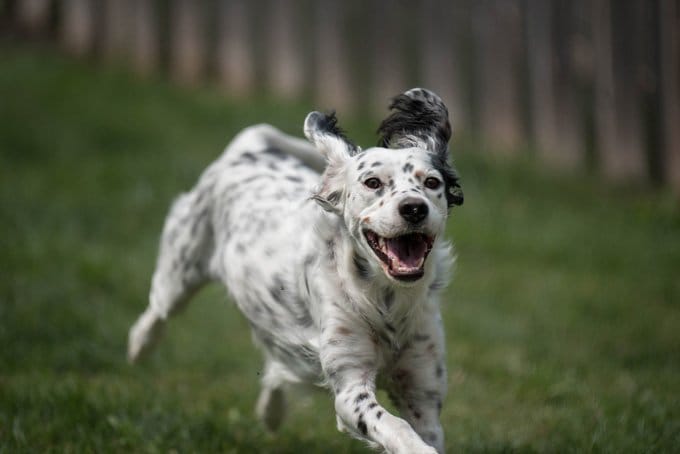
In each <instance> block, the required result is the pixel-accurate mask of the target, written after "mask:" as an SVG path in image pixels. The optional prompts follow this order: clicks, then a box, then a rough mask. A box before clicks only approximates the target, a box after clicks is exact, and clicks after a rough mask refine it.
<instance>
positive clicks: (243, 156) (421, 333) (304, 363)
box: [128, 88, 463, 454]
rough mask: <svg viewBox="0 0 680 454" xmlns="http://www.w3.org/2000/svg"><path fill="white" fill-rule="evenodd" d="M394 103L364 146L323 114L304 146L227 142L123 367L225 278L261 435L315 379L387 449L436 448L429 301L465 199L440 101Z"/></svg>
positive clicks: (195, 194)
mask: <svg viewBox="0 0 680 454" xmlns="http://www.w3.org/2000/svg"><path fill="white" fill-rule="evenodd" d="M390 109H391V110H392V112H391V114H390V115H389V116H388V117H387V118H386V119H385V120H384V121H383V122H382V124H381V125H380V127H379V129H378V133H379V135H380V140H379V146H377V147H372V148H368V149H366V150H362V149H361V148H360V147H358V146H356V145H355V144H353V143H352V142H351V141H350V140H349V139H348V138H347V137H346V136H345V135H344V133H343V132H342V131H341V130H340V128H339V127H338V125H337V119H336V117H335V114H329V115H326V114H322V113H319V112H312V113H310V114H309V115H308V116H307V118H306V119H305V122H304V133H305V136H306V137H307V139H309V141H310V142H311V144H312V145H310V144H309V143H308V142H306V141H304V140H302V139H297V138H294V137H291V136H288V135H285V134H283V133H281V132H280V131H278V130H276V129H275V128H273V127H271V126H268V125H258V126H253V127H251V128H248V129H245V130H244V131H242V132H241V133H240V134H239V135H238V136H236V138H235V139H234V140H233V141H232V142H231V144H230V145H229V146H228V147H227V148H226V150H225V152H224V153H223V154H222V155H221V156H220V157H219V158H218V159H217V160H216V161H215V162H214V163H213V164H211V165H210V166H209V167H208V168H207V169H206V170H205V172H204V173H203V174H202V176H201V177H200V179H199V180H198V183H197V184H196V186H195V187H194V188H193V189H192V190H191V191H189V192H188V193H185V194H183V195H181V196H180V197H179V198H178V199H177V200H176V201H175V203H174V204H173V206H172V208H171V210H170V213H169V215H168V217H167V219H166V222H165V227H164V229H163V234H162V238H161V242H160V252H159V256H158V262H157V266H156V270H155V273H154V275H153V279H152V284H151V292H150V303H149V306H148V308H147V309H146V311H145V312H144V313H143V314H142V315H141V316H140V317H139V319H138V320H137V322H136V323H135V324H134V325H133V327H132V328H131V330H130V335H129V346H128V356H129V359H130V360H131V361H133V362H134V361H136V360H137V359H139V358H140V357H141V356H142V355H143V354H144V353H146V352H147V351H148V350H149V348H150V347H151V346H152V345H153V343H154V341H155V340H156V339H157V338H158V336H159V334H160V333H161V331H162V328H163V326H164V325H165V323H166V321H167V320H168V318H169V317H170V316H171V315H173V314H174V313H176V312H177V311H178V310H179V309H181V308H182V307H183V306H184V305H185V303H187V302H188V300H189V298H190V297H191V296H192V294H193V293H194V292H196V291H197V290H198V289H199V288H201V287H202V286H203V285H204V284H206V283H208V282H210V281H220V282H221V283H222V284H224V285H225V286H226V287H227V289H228V291H229V293H230V295H231V298H232V299H233V301H234V302H235V303H236V305H237V306H238V308H239V309H240V310H241V311H242V312H243V314H244V315H245V317H246V318H247V320H248V322H249V323H250V325H251V328H252V334H253V338H254V339H255V342H256V344H258V346H259V347H260V348H261V349H262V351H263V353H264V358H265V365H264V374H263V379H262V390H261V394H260V397H259V398H258V402H257V405H256V412H257V414H258V416H259V417H260V418H261V419H262V421H263V422H264V424H265V426H266V427H267V428H269V429H270V430H275V429H276V428H277V427H278V426H279V424H280V423H281V421H282V418H283V415H284V411H285V390H286V388H287V387H288V386H290V385H293V384H303V383H307V384H309V383H311V384H315V385H318V386H322V387H326V388H328V389H330V390H331V391H332V393H333V395H334V396H335V411H336V415H337V424H338V429H339V430H341V431H346V432H349V433H350V434H351V435H352V436H355V437H357V438H359V439H362V440H365V441H367V442H368V443H369V444H370V445H371V446H372V447H374V448H377V449H383V450H385V451H386V452H388V453H399V454H401V453H403V454H413V453H435V452H439V453H442V452H444V434H443V430H442V427H441V424H440V422H439V415H440V412H441V409H442V402H443V401H444V397H445V395H446V389H447V385H446V377H447V373H446V365H445V352H444V346H445V342H444V330H443V326H442V320H441V316H440V310H439V301H438V293H439V292H440V290H441V289H442V288H443V287H444V286H445V285H446V283H447V280H448V277H449V274H450V264H451V263H452V253H451V247H450V245H449V243H448V242H447V241H446V240H445V239H444V238H443V234H444V229H445V226H446V221H447V218H448V215H449V212H450V209H451V208H452V207H453V206H455V205H461V204H462V203H463V193H462V190H461V187H460V185H459V181H458V177H457V175H456V173H455V171H454V169H453V168H452V167H451V165H450V164H449V159H448V142H449V139H450V137H451V126H450V123H449V119H448V111H447V109H446V107H445V105H444V104H443V102H442V101H441V99H440V98H439V97H438V96H437V95H435V94H434V93H432V92H430V91H428V90H425V89H420V88H415V89H412V90H409V91H407V92H405V93H403V94H401V95H399V96H397V97H396V98H394V99H393V101H392V104H391V105H390ZM377 387H381V388H383V389H386V390H387V392H388V394H389V396H390V398H391V400H392V401H393V403H394V405H395V407H396V408H397V409H398V410H399V415H400V416H395V415H393V414H391V413H389V412H388V411H387V410H386V409H385V408H384V407H383V406H382V405H381V404H380V403H379V402H378V401H377V399H376V389H377Z"/></svg>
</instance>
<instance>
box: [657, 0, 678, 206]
mask: <svg viewBox="0 0 680 454" xmlns="http://www.w3.org/2000/svg"><path fill="white" fill-rule="evenodd" d="M658 14H659V37H658V40H659V45H660V49H659V50H660V53H659V63H660V65H659V66H660V68H659V72H660V79H661V87H660V89H661V95H660V99H661V116H662V124H661V129H662V141H661V142H662V146H663V154H662V156H663V159H664V161H665V163H664V164H665V165H664V166H663V168H664V178H665V179H666V180H667V181H668V182H669V183H670V184H671V186H672V187H673V189H674V191H675V192H676V193H677V194H680V2H679V1H678V0H660V1H659V10H658Z"/></svg>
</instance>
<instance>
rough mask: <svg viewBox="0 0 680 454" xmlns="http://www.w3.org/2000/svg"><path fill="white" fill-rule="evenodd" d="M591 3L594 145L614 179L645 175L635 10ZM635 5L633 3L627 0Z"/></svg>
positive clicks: (601, 0) (607, 173) (606, 1)
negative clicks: (593, 58)
mask: <svg viewBox="0 0 680 454" xmlns="http://www.w3.org/2000/svg"><path fill="white" fill-rule="evenodd" d="M594 5H595V11H594V13H595V20H594V21H593V27H594V29H593V31H594V36H595V37H596V60H597V76H596V77H597V80H596V85H595V87H596V88H595V96H596V103H597V105H596V117H597V120H598V121H597V130H598V131H597V137H598V144H597V150H598V154H599V159H600V164H601V167H602V171H603V173H604V175H605V176H607V177H608V178H611V179H614V180H627V179H638V180H639V179H642V178H644V177H645V176H647V173H648V172H647V163H646V157H645V144H644V136H643V125H642V116H641V103H640V90H639V86H638V79H637V77H638V67H637V66H636V65H637V63H638V61H639V56H640V52H639V50H640V49H639V47H638V41H637V39H638V38H639V33H640V32H641V30H640V23H639V15H638V17H636V12H637V9H636V8H635V7H631V8H612V6H613V5H612V4H611V3H610V1H609V0H598V1H596V2H594ZM631 5H637V2H631Z"/></svg>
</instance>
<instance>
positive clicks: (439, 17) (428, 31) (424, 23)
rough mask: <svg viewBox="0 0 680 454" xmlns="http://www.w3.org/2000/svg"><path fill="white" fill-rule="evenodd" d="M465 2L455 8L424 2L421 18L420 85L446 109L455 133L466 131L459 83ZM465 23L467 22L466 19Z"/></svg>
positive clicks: (443, 0)
mask: <svg viewBox="0 0 680 454" xmlns="http://www.w3.org/2000/svg"><path fill="white" fill-rule="evenodd" d="M466 6H467V2H461V1H458V2H456V3H455V4H454V5H452V4H451V3H450V2H448V1H446V0H423V2H422V5H421V7H420V8H419V11H418V14H419V18H420V24H419V25H420V35H421V41H420V42H421V46H420V47H419V51H418V56H419V57H420V59H421V65H420V67H421V71H422V76H421V80H422V84H423V85H424V86H425V87H427V88H430V89H432V90H434V91H435V92H436V93H437V94H439V96H441V98H442V99H443V100H444V103H445V104H446V105H447V106H448V108H449V114H450V117H451V124H452V126H453V130H454V133H457V131H458V130H459V129H462V130H467V129H469V126H470V124H469V118H468V115H469V111H468V109H467V103H466V101H465V96H464V95H463V83H462V79H461V75H462V71H461V68H462V66H463V61H462V57H461V49H462V43H461V40H462V37H463V33H462V31H461V28H462V27H461V26H462V23H463V20H462V19H463V17H462V16H463V15H465V13H467V12H468V11H467V8H465V7H466ZM465 20H467V15H466V18H465Z"/></svg>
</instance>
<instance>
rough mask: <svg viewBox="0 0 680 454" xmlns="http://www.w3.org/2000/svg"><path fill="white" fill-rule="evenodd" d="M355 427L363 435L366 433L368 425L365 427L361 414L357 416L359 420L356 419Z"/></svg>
mask: <svg viewBox="0 0 680 454" xmlns="http://www.w3.org/2000/svg"><path fill="white" fill-rule="evenodd" d="M362 416H363V415H362ZM357 429H359V432H361V434H362V435H363V436H366V435H367V434H368V427H366V423H365V422H364V420H363V419H362V417H361V416H359V420H358V421H357Z"/></svg>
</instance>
